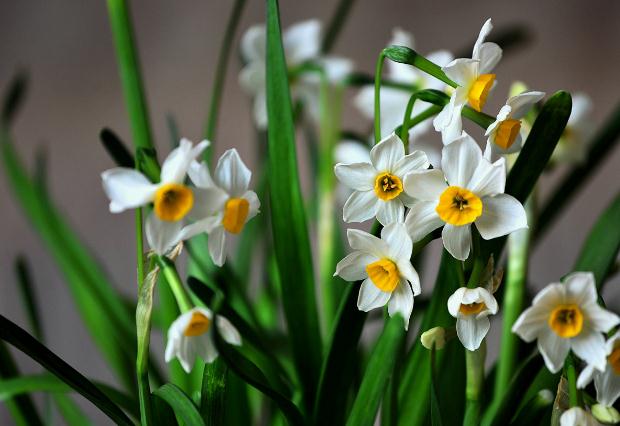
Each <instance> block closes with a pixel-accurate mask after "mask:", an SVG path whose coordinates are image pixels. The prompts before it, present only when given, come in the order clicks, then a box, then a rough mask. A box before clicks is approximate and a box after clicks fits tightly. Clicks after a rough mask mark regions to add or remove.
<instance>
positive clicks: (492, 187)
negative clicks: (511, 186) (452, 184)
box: [465, 158, 506, 197]
mask: <svg viewBox="0 0 620 426" xmlns="http://www.w3.org/2000/svg"><path fill="white" fill-rule="evenodd" d="M505 186H506V160H505V159H503V158H500V159H499V160H497V161H496V162H494V163H491V162H490V161H488V160H487V159H486V158H482V159H481V160H480V162H479V163H478V167H476V170H475V171H474V174H473V175H472V177H471V180H470V181H469V182H468V183H467V185H466V186H465V187H466V188H467V189H469V190H470V191H472V192H473V193H474V194H476V195H477V196H478V197H486V196H487V195H496V194H501V193H503V192H504V188H505Z"/></svg>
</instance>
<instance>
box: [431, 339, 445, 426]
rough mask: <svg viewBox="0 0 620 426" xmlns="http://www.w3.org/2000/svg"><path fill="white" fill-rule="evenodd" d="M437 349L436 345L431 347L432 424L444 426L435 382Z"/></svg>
mask: <svg viewBox="0 0 620 426" xmlns="http://www.w3.org/2000/svg"><path fill="white" fill-rule="evenodd" d="M436 353H437V350H436V349H435V347H433V348H432V349H431V356H430V360H431V362H430V369H431V424H432V425H433V426H442V425H443V421H442V420H441V417H442V416H441V408H440V407H439V398H438V397H437V385H436V384H435V377H434V376H435V356H436Z"/></svg>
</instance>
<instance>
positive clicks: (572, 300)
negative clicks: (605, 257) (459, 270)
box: [512, 272, 620, 373]
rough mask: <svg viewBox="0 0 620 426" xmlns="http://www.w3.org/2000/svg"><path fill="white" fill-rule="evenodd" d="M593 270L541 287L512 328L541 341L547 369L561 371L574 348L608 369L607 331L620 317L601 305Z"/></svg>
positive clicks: (593, 363)
mask: <svg viewBox="0 0 620 426" xmlns="http://www.w3.org/2000/svg"><path fill="white" fill-rule="evenodd" d="M597 299H598V294H597V293H596V285H595V283H594V275H592V273H591V272H574V273H572V274H570V275H568V276H567V277H566V279H565V280H564V284H561V283H552V284H549V285H548V286H547V287H545V288H544V289H543V290H541V291H540V292H539V293H538V294H537V295H536V297H535V298H534V301H533V302H532V306H531V307H529V308H527V309H526V310H525V311H524V312H523V313H522V314H521V315H520V316H519V318H518V319H517V321H516V322H515V324H514V325H513V327H512V331H513V333H516V334H518V335H519V337H521V338H522V339H523V340H525V341H526V342H532V341H533V340H537V343H538V350H539V351H540V353H541V354H542V356H543V358H544V360H545V364H546V365H547V368H548V369H549V371H551V372H552V373H557V372H558V371H560V369H561V368H562V365H563V364H564V360H565V359H566V356H567V355H568V352H569V351H570V350H572V351H573V352H575V354H577V356H579V357H580V358H581V359H583V360H584V361H586V362H587V363H588V364H589V365H591V366H592V367H593V368H595V369H597V370H599V371H601V372H602V371H604V370H605V364H606V362H607V359H606V358H607V351H606V348H605V338H604V337H603V333H605V332H607V331H609V330H610V329H611V328H613V327H615V326H616V325H618V323H620V318H618V316H617V315H616V314H614V313H612V312H609V311H607V310H605V309H603V308H601V307H600V306H599V305H598V303H597Z"/></svg>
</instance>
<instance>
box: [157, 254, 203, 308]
mask: <svg viewBox="0 0 620 426" xmlns="http://www.w3.org/2000/svg"><path fill="white" fill-rule="evenodd" d="M157 264H158V265H159V267H160V268H161V272H162V275H163V276H164V278H165V279H166V282H167V283H168V285H169V286H170V290H172V294H173V295H174V298H175V299H176V301H177V304H178V305H179V310H180V311H181V312H187V311H189V310H191V309H193V308H194V303H193V302H192V299H191V298H190V296H189V293H188V292H187V290H186V289H185V287H184V286H183V282H182V281H181V277H179V273H178V272H177V268H176V266H174V263H173V262H172V261H171V260H170V259H168V258H167V257H165V256H157Z"/></svg>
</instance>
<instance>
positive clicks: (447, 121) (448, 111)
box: [433, 88, 464, 145]
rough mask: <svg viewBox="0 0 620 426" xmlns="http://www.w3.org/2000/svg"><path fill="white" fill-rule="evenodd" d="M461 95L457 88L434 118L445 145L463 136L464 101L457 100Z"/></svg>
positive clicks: (436, 128) (434, 124) (434, 123)
mask: <svg viewBox="0 0 620 426" xmlns="http://www.w3.org/2000/svg"><path fill="white" fill-rule="evenodd" d="M457 97H459V98H460V96H459V88H457V89H456V90H455V91H454V92H453V93H452V96H451V97H450V102H448V103H447V104H446V105H445V106H444V107H443V109H442V110H441V112H440V113H439V114H437V116H436V117H435V118H434V119H433V126H434V127H435V130H436V131H438V132H441V140H442V142H443V144H444V145H449V144H450V143H452V142H453V141H454V140H456V139H457V138H459V137H460V136H461V133H462V132H463V121H462V119H461V111H462V110H463V105H464V104H463V103H462V102H460V101H459V102H457Z"/></svg>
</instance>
